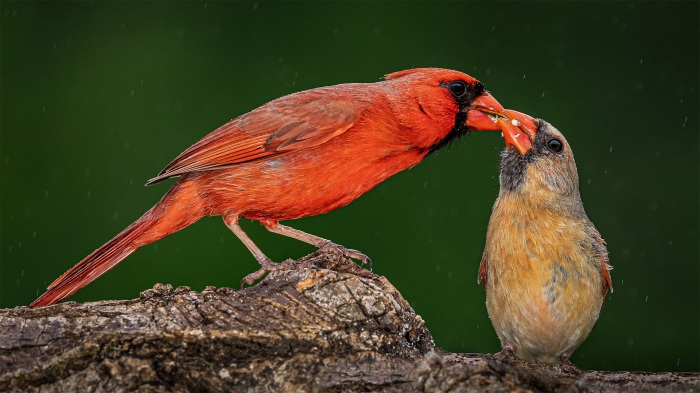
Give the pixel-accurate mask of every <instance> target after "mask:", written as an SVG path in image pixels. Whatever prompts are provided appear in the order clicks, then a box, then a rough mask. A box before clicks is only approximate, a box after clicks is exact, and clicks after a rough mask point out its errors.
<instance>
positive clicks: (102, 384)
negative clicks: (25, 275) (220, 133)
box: [0, 252, 700, 392]
mask: <svg viewBox="0 0 700 393" xmlns="http://www.w3.org/2000/svg"><path fill="white" fill-rule="evenodd" d="M297 265H298V266H297V268H296V269H294V270H280V271H275V272H272V273H270V274H269V275H268V276H267V277H266V278H265V279H264V280H263V281H262V282H261V283H260V284H258V285H256V286H254V287H250V288H245V289H243V290H233V289H229V288H220V289H216V288H207V289H205V290H204V291H203V292H201V293H199V292H195V291H191V290H190V289H189V288H187V287H180V288H177V289H173V288H172V287H171V286H169V285H161V284H158V285H156V286H155V287H154V288H153V289H149V290H147V291H145V292H143V293H142V294H141V297H140V299H135V300H127V301H101V302H95V303H85V304H77V303H72V302H68V303H63V304H59V305H55V306H51V307H44V308H39V309H28V308H26V307H18V308H15V309H6V310H0V391H18V392H19V391H22V392H60V391H70V392H74V391H75V392H80V391H91V392H104V391H106V392H115V391H138V392H184V391H252V392H283V391H291V392H296V391H300V392H341V391H342V392H346V391H347V392H354V391H357V392H371V391H382V392H418V391H420V392H448V391H454V392H467V391H485V392H490V391H520V392H528V391H533V392H555V391H556V392H585V391H629V392H640V391H641V392H643V391H688V392H691V391H692V392H698V391H700V374H698V373H641V372H598V371H579V370H576V369H575V368H573V367H568V368H567V367H549V366H542V365H537V364H528V363H524V362H520V361H517V360H511V359H506V360H499V359H495V358H494V357H492V356H491V355H478V354H453V353H446V352H443V351H441V350H439V349H437V348H435V345H434V343H433V340H432V337H431V335H430V332H429V331H428V330H427V329H426V328H425V326H424V322H423V320H422V319H421V317H420V316H418V315H416V314H415V313H414V311H413V310H412V309H411V307H410V306H409V304H408V303H407V302H406V300H404V299H403V298H402V297H401V295H400V294H399V293H398V291H397V290H396V288H394V287H393V286H392V285H391V284H390V283H389V282H388V281H387V280H386V279H385V278H384V277H379V276H377V275H374V274H372V273H370V272H369V271H367V270H365V269H363V268H361V267H359V266H358V265H356V264H354V263H352V262H351V261H348V260H344V259H342V258H339V257H338V256H336V255H334V254H332V253H322V252H317V253H315V254H312V255H310V256H308V257H306V258H304V259H302V260H300V261H299V262H298V263H297Z"/></svg>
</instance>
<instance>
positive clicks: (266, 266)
mask: <svg viewBox="0 0 700 393" xmlns="http://www.w3.org/2000/svg"><path fill="white" fill-rule="evenodd" d="M260 266H262V267H261V268H260V269H258V270H257V271H256V272H254V273H250V274H249V275H247V276H245V277H243V279H242V280H241V289H243V286H244V285H245V284H248V286H252V285H253V284H255V282H256V281H258V280H260V279H261V278H263V277H265V275H266V274H267V273H269V272H272V271H275V270H293V269H296V268H297V261H295V260H293V259H287V260H285V261H283V262H280V263H276V262H272V261H271V260H267V261H265V262H260Z"/></svg>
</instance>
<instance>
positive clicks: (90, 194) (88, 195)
mask: <svg viewBox="0 0 700 393" xmlns="http://www.w3.org/2000/svg"><path fill="white" fill-rule="evenodd" d="M91 196H92V190H88V192H87V199H90V197H91Z"/></svg>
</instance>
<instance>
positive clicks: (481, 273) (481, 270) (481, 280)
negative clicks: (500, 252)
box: [476, 253, 486, 289]
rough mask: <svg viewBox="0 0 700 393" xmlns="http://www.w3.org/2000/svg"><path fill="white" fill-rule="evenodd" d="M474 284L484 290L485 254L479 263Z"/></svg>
mask: <svg viewBox="0 0 700 393" xmlns="http://www.w3.org/2000/svg"><path fill="white" fill-rule="evenodd" d="M476 282H477V283H479V284H481V285H483V287H484V289H486V253H484V255H483V256H482V257H481V263H480V264H479V276H478V277H477V279H476Z"/></svg>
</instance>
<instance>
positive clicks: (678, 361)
mask: <svg viewBox="0 0 700 393" xmlns="http://www.w3.org/2000/svg"><path fill="white" fill-rule="evenodd" d="M680 364H681V358H678V360H677V361H676V367H678V366H680Z"/></svg>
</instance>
